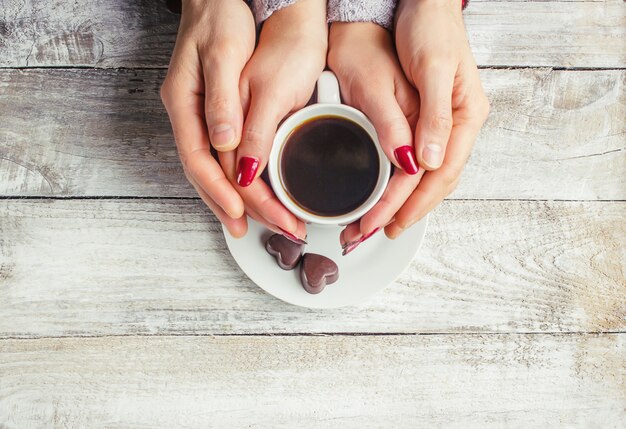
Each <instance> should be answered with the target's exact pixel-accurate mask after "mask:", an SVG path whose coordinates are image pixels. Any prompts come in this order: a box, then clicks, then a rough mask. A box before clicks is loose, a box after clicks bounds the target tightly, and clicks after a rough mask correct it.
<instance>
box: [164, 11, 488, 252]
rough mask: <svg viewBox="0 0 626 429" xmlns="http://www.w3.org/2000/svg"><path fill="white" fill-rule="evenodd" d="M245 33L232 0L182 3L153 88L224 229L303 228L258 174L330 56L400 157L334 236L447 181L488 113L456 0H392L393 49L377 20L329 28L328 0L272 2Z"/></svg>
mask: <svg viewBox="0 0 626 429" xmlns="http://www.w3.org/2000/svg"><path fill="white" fill-rule="evenodd" d="M255 36H256V32H255V25H254V19H253V17H252V13H251V11H250V9H249V8H248V6H247V5H246V4H245V3H244V2H243V1H228V2H222V1H219V0H187V1H185V2H184V3H183V15H182V20H181V26H180V30H179V35H178V39H177V42H176V47H175V49H174V53H173V55H172V60H171V63H170V68H169V71H168V74H167V77H166V79H165V82H164V84H163V87H162V90H161V96H162V99H163V102H164V104H165V107H166V109H167V111H168V114H169V116H170V121H171V122H172V128H173V131H174V137H175V139H176V144H177V147H178V151H179V155H180V158H181V161H182V163H183V167H184V170H185V174H186V176H187V178H188V180H189V181H190V182H191V184H192V185H193V186H194V187H195V189H196V191H197V192H198V194H199V195H200V197H201V198H202V199H203V201H204V202H205V203H206V204H207V205H208V206H209V207H210V208H211V210H213V212H214V213H215V215H216V216H217V217H218V218H219V220H220V221H221V222H222V223H223V224H224V225H225V226H226V228H227V229H228V230H229V232H230V233H231V234H232V235H233V236H235V237H240V236H243V235H244V234H245V233H246V231H247V220H246V214H247V215H249V216H250V217H252V218H253V219H255V220H256V221H258V222H260V223H263V224H264V225H265V226H266V227H268V228H269V229H271V230H273V231H275V232H280V233H285V234H286V235H291V236H295V237H297V238H303V237H305V235H306V230H305V225H304V224H303V223H302V222H301V221H299V220H298V219H297V218H295V216H293V215H292V214H291V213H290V212H289V211H287V209H285V208H284V207H283V206H282V204H281V203H280V202H279V201H278V199H277V198H276V197H275V195H274V193H273V192H272V190H271V189H270V188H269V187H268V186H267V185H266V184H265V182H263V181H262V180H256V179H257V178H258V176H259V175H260V173H261V172H262V171H263V169H264V168H265V165H266V164H267V159H268V155H269V152H270V150H271V144H272V141H273V138H274V133H275V131H276V128H277V126H278V124H279V122H280V121H281V120H282V119H283V118H284V117H285V116H287V115H288V114H289V113H290V112H292V111H295V110H298V109H300V108H301V107H303V106H304V105H305V104H306V103H307V101H308V100H309V99H310V97H311V95H312V93H313V90H314V88H315V83H316V81H317V78H318V77H319V75H320V74H321V72H322V71H323V69H324V67H325V65H326V63H327V62H328V66H329V67H330V68H331V69H332V70H333V71H334V72H335V74H336V75H337V77H338V79H339V83H340V87H341V91H342V97H343V100H344V102H346V103H347V104H349V105H352V106H354V107H356V108H357V109H359V110H361V111H363V112H364V113H365V114H366V115H367V116H368V117H369V118H370V120H371V121H372V123H373V124H374V126H375V128H376V130H377V132H378V135H379V140H380V142H381V145H382V147H383V149H384V150H385V153H386V154H387V156H388V157H389V159H390V160H391V161H392V162H393V163H394V164H395V166H396V167H397V168H396V169H395V171H394V174H393V176H392V178H391V180H390V182H389V186H388V188H387V190H386V192H385V194H384V195H383V198H382V199H381V200H380V202H379V203H378V204H377V205H376V206H375V207H374V208H373V209H372V210H371V211H370V212H369V213H368V214H367V215H365V216H364V217H363V218H362V219H361V220H360V221H359V222H356V223H354V224H352V225H349V226H348V227H347V228H346V229H345V230H344V231H343V233H342V235H341V240H342V243H360V242H361V241H363V240H364V239H365V238H366V237H369V236H370V235H371V233H373V232H374V231H376V230H378V228H382V227H384V228H385V233H386V234H387V236H389V237H390V238H395V237H397V236H398V235H399V234H401V233H402V231H403V230H404V229H406V228H408V227H409V226H411V225H412V224H413V223H414V222H416V221H418V220H419V219H421V218H422V217H423V216H424V215H426V214H427V213H428V212H429V211H430V210H432V209H433V208H434V207H435V206H436V205H437V204H438V203H439V202H441V200H443V198H445V197H446V196H447V195H448V194H449V193H450V192H452V190H453V189H454V187H455V186H456V184H457V183H458V180H459V176H460V174H461V171H462V169H463V167H464V165H465V162H466V161H467V158H468V157H469V154H470V152H471V148H472V146H473V144H474V141H475V140H476V137H477V134H478V132H479V130H480V128H481V126H482V124H483V123H484V121H485V119H486V117H487V114H488V110H489V107H488V102H487V99H486V97H485V95H484V93H483V90H482V87H481V84H480V80H479V76H478V70H477V68H476V64H475V62H474V59H473V57H472V54H471V52H470V49H469V45H468V42H467V38H466V36H465V29H464V25H463V19H462V16H461V5H460V2H459V3H457V2H456V1H455V0H418V1H416V0H401V1H400V2H399V5H398V9H397V11H396V29H395V39H396V40H395V42H396V46H397V54H396V49H395V48H394V43H393V35H392V34H391V33H389V32H388V31H387V30H385V29H383V28H381V27H379V26H378V25H376V24H372V23H334V24H332V25H331V26H330V30H328V26H327V24H326V1H325V0H299V1H298V2H296V3H295V4H293V5H291V6H288V7H286V8H284V9H281V10H280V11H278V12H275V13H274V14H273V15H272V16H270V18H268V19H267V20H266V21H265V23H264V25H263V28H262V31H261V34H260V38H259V43H258V46H257V47H256V49H255ZM212 147H213V149H215V150H216V151H217V156H218V159H216V158H214V157H213V155H212V153H211V148H212ZM407 147H408V148H407ZM398 148H400V149H399V150H398ZM242 159H243V161H242ZM218 160H219V162H218ZM250 160H256V161H258V162H256V163H255V162H252V163H250ZM416 161H417V163H419V166H421V167H422V168H423V169H419V171H418V172H417V173H415V171H416V170H417V166H416V165H415V164H416ZM255 164H256V165H255ZM241 167H247V168H244V171H242V168H241ZM250 167H256V169H254V168H253V169H252V170H253V171H251V168H250ZM424 169H425V170H426V171H425V170H424ZM410 173H411V174H410ZM242 185H245V186H242Z"/></svg>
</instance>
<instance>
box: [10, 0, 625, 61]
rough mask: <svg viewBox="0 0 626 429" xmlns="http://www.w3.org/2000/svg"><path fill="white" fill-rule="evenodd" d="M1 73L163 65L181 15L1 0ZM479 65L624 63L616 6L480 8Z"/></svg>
mask: <svg viewBox="0 0 626 429" xmlns="http://www.w3.org/2000/svg"><path fill="white" fill-rule="evenodd" d="M0 11H1V12H0V36H2V37H0V66H1V67H46V66H64V67H65V66H88V67H105V68H110V67H166V66H167V64H168V63H169V56H170V53H171V51H172V48H173V46H174V41H175V35H176V31H177V26H178V16H177V15H175V14H172V13H171V12H169V11H168V10H167V8H166V6H165V2H164V1H156V0H152V1H150V0H138V1H132V2H123V1H119V0H85V1H81V2H66V1H61V0H54V1H52V2H47V3H46V4H45V5H44V4H42V3H41V2H40V1H37V0H19V1H18V0H0ZM465 22H466V25H467V30H468V33H469V38H470V42H471V45H472V49H473V51H474V53H475V56H476V59H477V62H478V64H479V65H486V66H494V65H496V66H555V67H605V68H615V67H624V66H625V65H626V43H625V42H624V40H625V39H624V36H625V34H626V11H625V10H624V7H623V5H622V4H621V2H618V1H610V2H567V1H566V2H560V1H558V2H518V1H503V2H477V3H472V6H471V7H470V8H468V9H467V10H466V12H465Z"/></svg>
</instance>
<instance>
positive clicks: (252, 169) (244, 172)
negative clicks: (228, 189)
mask: <svg viewBox="0 0 626 429" xmlns="http://www.w3.org/2000/svg"><path fill="white" fill-rule="evenodd" d="M258 169H259V160H258V159H256V158H253V157H251V156H243V157H241V159H240V160H239V165H238V167H237V183H238V184H239V186H243V187H246V186H250V183H252V181H253V180H254V177H255V176H256V171H257V170H258Z"/></svg>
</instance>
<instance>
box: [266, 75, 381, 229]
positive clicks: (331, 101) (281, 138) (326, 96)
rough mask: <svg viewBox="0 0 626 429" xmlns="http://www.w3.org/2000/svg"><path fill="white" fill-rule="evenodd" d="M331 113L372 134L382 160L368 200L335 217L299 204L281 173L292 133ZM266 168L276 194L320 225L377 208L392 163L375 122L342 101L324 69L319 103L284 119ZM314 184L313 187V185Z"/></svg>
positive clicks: (319, 83)
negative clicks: (283, 156) (287, 189)
mask: <svg viewBox="0 0 626 429" xmlns="http://www.w3.org/2000/svg"><path fill="white" fill-rule="evenodd" d="M328 116H337V117H340V118H344V119H347V120H350V121H352V122H354V123H356V124H357V125H359V126H360V127H361V128H363V129H364V130H365V131H366V132H367V133H368V134H369V136H370V138H371V140H372V142H373V143H374V145H375V146H376V152H377V154H378V160H379V163H378V165H379V171H378V181H377V183H376V186H375V187H374V190H373V191H372V193H371V194H370V196H369V198H367V200H365V202H364V203H363V204H361V205H360V206H359V207H358V208H356V209H355V210H353V211H351V212H349V213H346V214H342V215H339V216H332V217H330V216H319V215H316V214H314V213H311V212H309V211H307V210H306V209H304V208H302V207H300V206H299V205H298V204H296V202H294V201H293V200H292V199H291V198H290V197H289V195H288V193H287V191H286V189H285V186H284V181H283V178H282V172H281V171H282V169H281V158H282V153H283V147H284V145H285V143H286V142H287V140H288V139H289V136H290V134H291V133H292V132H293V131H294V130H295V129H297V128H298V127H299V126H301V125H302V124H303V123H305V122H311V121H314V120H315V118H316V117H328ZM267 168H268V173H269V177H270V182H271V184H272V188H273V190H274V193H275V194H276V196H277V197H278V199H279V200H280V201H281V202H282V203H283V205H284V206H285V207H286V208H287V209H288V210H289V211H290V212H292V213H293V214H294V215H295V216H296V217H298V218H299V219H301V220H303V221H304V222H307V223H315V224H320V225H347V224H349V223H352V222H354V221H355V220H357V219H359V218H361V217H362V216H363V215H365V214H366V213H367V212H368V211H369V210H370V209H371V208H372V207H374V205H375V204H376V203H377V202H378V200H380V198H381V197H382V196H383V193H384V192H385V188H386V187H387V183H388V182H389V176H390V174H391V163H390V162H389V160H388V159H387V157H386V156H385V153H384V152H383V150H382V148H381V147H380V142H379V141H378V135H377V134H376V130H375V129H374V125H372V123H371V122H370V120H369V119H367V116H365V115H364V114H363V113H362V112H360V111H359V110H357V109H355V108H353V107H350V106H346V105H345V104H341V100H340V94H339V83H338V82H337V78H336V77H335V75H334V74H333V73H332V72H330V71H325V72H323V73H322V75H321V76H320V77H319V79H318V80H317V103H315V104H312V105H310V106H307V107H305V108H303V109H301V110H298V111H297V112H295V113H293V114H292V115H291V116H289V117H288V118H287V119H285V121H284V122H283V123H282V124H281V125H280V127H279V128H278V131H276V136H275V137H274V143H273V146H272V151H271V153H270V158H269V162H268V167H267ZM311 185H312V186H314V184H311Z"/></svg>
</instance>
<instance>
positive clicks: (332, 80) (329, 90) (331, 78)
mask: <svg viewBox="0 0 626 429" xmlns="http://www.w3.org/2000/svg"><path fill="white" fill-rule="evenodd" d="M317 102H318V103H322V104H341V98H340V96H339V82H338V81H337V77H336V76H335V73H333V72H331V71H323V72H322V74H321V76H320V77H319V79H317Z"/></svg>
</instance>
